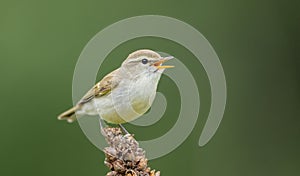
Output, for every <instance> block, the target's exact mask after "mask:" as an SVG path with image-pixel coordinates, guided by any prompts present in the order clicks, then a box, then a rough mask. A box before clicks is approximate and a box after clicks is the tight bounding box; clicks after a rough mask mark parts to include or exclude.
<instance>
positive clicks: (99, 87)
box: [78, 69, 120, 105]
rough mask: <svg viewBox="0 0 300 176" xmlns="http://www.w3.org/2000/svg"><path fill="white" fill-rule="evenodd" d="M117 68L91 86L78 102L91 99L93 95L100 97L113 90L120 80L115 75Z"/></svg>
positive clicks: (83, 102)
mask: <svg viewBox="0 0 300 176" xmlns="http://www.w3.org/2000/svg"><path fill="white" fill-rule="evenodd" d="M118 71H119V69H116V70H114V71H112V72H111V73H109V74H108V75H106V76H105V77H104V78H103V79H102V80H101V81H99V82H98V83H97V84H96V85H94V86H93V87H92V89H90V90H89V91H88V92H87V93H86V94H85V95H84V96H83V97H82V99H81V100H80V101H79V102H78V104H81V105H82V104H85V103H87V102H89V101H91V100H92V99H93V98H95V97H101V96H104V95H107V94H109V93H110V92H111V90H113V89H114V88H115V87H116V86H117V85H118V84H119V82H120V79H119V77H118V76H117V75H118V74H117V73H118Z"/></svg>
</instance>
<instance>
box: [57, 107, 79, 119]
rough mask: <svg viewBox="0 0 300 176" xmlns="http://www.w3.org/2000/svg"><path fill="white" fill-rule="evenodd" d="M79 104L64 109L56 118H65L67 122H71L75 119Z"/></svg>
mask: <svg viewBox="0 0 300 176" xmlns="http://www.w3.org/2000/svg"><path fill="white" fill-rule="evenodd" d="M79 108H80V106H79V105H76V106H74V107H73V108H71V109H69V110H67V111H65V112H64V113H62V114H60V115H59V116H58V117H57V119H58V120H67V122H69V123H72V122H74V121H75V120H76V116H75V113H76V111H77V110H79Z"/></svg>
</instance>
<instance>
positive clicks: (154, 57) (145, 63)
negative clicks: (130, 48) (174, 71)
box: [122, 49, 174, 77]
mask: <svg viewBox="0 0 300 176" xmlns="http://www.w3.org/2000/svg"><path fill="white" fill-rule="evenodd" d="M172 58H173V57H172V56H168V57H161V56H160V55H159V54H158V53H156V52H154V51H152V50H149V49H142V50H137V51H135V52H133V53H131V54H129V56H128V57H127V59H126V60H125V61H124V62H123V63H122V67H123V68H125V70H126V71H128V72H129V74H131V75H134V76H137V77H139V76H150V77H151V76H155V75H156V76H158V75H160V74H161V73H162V72H163V71H164V70H165V69H166V68H172V67H174V66H170V65H162V64H163V63H164V62H166V61H168V60H170V59H172Z"/></svg>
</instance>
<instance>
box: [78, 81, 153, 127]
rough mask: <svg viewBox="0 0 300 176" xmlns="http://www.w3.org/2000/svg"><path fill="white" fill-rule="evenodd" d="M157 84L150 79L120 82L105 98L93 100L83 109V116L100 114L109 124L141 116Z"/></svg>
mask: <svg viewBox="0 0 300 176" xmlns="http://www.w3.org/2000/svg"><path fill="white" fill-rule="evenodd" d="M157 82H158V81H156V82H153V80H152V79H147V78H146V79H138V80H135V81H131V82H130V81H128V80H122V81H121V82H120V83H119V85H118V86H117V87H116V88H115V89H113V90H112V92H111V93H110V94H108V95H106V96H103V97H99V98H95V99H93V101H92V102H91V103H89V105H86V106H85V108H83V109H84V112H85V114H89V115H96V114H100V116H101V118H103V119H104V120H106V121H108V122H110V123H124V122H129V121H132V120H134V119H136V118H138V117H140V116H141V115H143V114H144V113H145V112H146V111H147V110H148V109H149V108H150V106H151V105H152V103H153V100H154V98H155V94H156V88H157Z"/></svg>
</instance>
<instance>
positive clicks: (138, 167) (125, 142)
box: [102, 127, 160, 176]
mask: <svg viewBox="0 0 300 176" xmlns="http://www.w3.org/2000/svg"><path fill="white" fill-rule="evenodd" d="M102 134H103V136H104V137H105V139H106V141H107V143H108V145H109V147H106V148H105V149H104V153H105V156H106V158H105V161H104V163H105V165H106V166H107V167H108V168H109V169H110V170H111V171H110V172H108V173H107V174H106V175H107V176H160V172H159V171H157V172H156V171H155V170H151V168H150V167H148V159H147V158H146V156H145V150H143V149H142V148H140V147H139V143H138V142H137V141H136V140H135V139H134V138H133V135H131V134H126V135H123V134H122V131H121V129H120V128H111V127H106V128H103V130H102Z"/></svg>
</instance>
